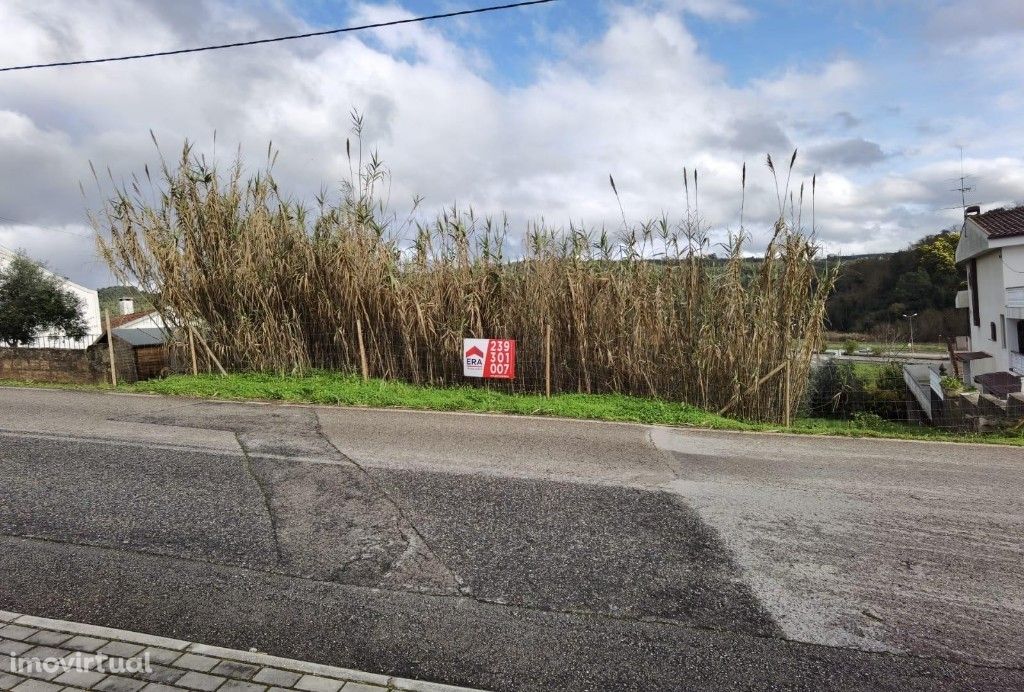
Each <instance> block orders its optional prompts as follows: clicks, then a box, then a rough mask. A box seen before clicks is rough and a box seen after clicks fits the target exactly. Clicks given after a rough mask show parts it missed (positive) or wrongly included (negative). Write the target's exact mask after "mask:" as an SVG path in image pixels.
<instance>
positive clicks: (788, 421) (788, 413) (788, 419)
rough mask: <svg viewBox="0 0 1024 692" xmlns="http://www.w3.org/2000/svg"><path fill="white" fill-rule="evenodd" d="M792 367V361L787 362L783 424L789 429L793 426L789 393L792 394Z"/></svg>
mask: <svg viewBox="0 0 1024 692" xmlns="http://www.w3.org/2000/svg"><path fill="white" fill-rule="evenodd" d="M790 366H791V362H790V361H786V389H785V397H786V408H785V412H786V414H785V418H783V423H784V424H785V425H786V427H787V428H788V427H789V426H790V425H791V424H792V420H791V411H790V403H789V402H790V398H789V393H790V380H789V371H790Z"/></svg>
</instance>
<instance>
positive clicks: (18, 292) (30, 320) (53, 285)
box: [0, 254, 86, 346]
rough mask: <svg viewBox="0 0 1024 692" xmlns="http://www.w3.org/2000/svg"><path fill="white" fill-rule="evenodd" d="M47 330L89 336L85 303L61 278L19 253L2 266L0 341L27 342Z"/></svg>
mask: <svg viewBox="0 0 1024 692" xmlns="http://www.w3.org/2000/svg"><path fill="white" fill-rule="evenodd" d="M45 329H57V330H60V331H61V332H63V333H64V335H65V336H67V337H68V338H71V339H80V338H82V337H83V336H85V333H86V329H85V321H84V320H83V318H82V306H81V303H80V302H79V300H78V298H77V297H76V296H75V295H74V294H73V293H71V292H70V291H68V290H66V289H65V288H64V286H63V285H62V284H61V282H60V279H58V278H57V277H55V276H53V275H51V274H49V273H47V272H45V271H43V269H42V267H40V266H39V265H38V264H36V263H35V262H32V261H31V260H29V259H28V258H27V257H25V256H24V255H23V254H19V255H18V256H16V257H15V258H14V259H13V260H11V263H10V264H9V265H8V266H7V268H6V269H0V343H5V344H7V345H8V346H18V345H19V344H27V343H28V342H30V341H31V340H32V339H33V338H34V337H35V335H36V334H38V333H39V332H40V331H42V330H45Z"/></svg>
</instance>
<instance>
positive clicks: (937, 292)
mask: <svg viewBox="0 0 1024 692" xmlns="http://www.w3.org/2000/svg"><path fill="white" fill-rule="evenodd" d="M959 238H960V234H959V232H957V231H944V232H942V233H939V234H936V235H931V236H927V237H925V238H922V239H921V240H919V241H918V242H916V243H914V244H913V245H911V246H910V247H909V248H907V249H906V250H900V251H898V252H892V253H889V254H882V255H868V256H861V257H844V258H842V259H841V260H840V266H841V269H840V274H839V279H838V280H837V282H836V288H835V291H834V293H833V294H832V296H831V297H830V298H829V301H828V308H827V309H828V320H829V328H830V329H831V330H833V331H838V332H867V333H875V334H878V335H880V336H883V337H884V336H890V337H893V336H896V335H898V336H899V338H901V339H905V338H906V336H907V332H908V327H907V320H906V319H904V318H903V317H902V315H904V314H913V313H917V317H915V318H914V337H915V339H918V340H920V341H940V340H941V339H942V337H943V336H945V335H957V334H966V333H967V321H966V320H967V318H966V315H965V314H963V313H964V311H962V310H961V311H958V310H956V308H954V307H953V301H954V300H955V298H956V292H957V291H958V290H960V289H961V288H963V287H964V286H965V282H966V278H967V277H966V276H965V274H964V271H963V269H961V268H958V267H957V266H956V264H955V262H954V257H955V254H956V244H957V241H958V240H959ZM835 259H836V258H830V259H829V262H830V263H831V262H834V261H835ZM894 331H895V334H894V333H893V332H894ZM884 332H888V334H884Z"/></svg>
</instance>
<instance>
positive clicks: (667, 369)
mask: <svg viewBox="0 0 1024 692" xmlns="http://www.w3.org/2000/svg"><path fill="white" fill-rule="evenodd" d="M358 127H359V125H358V123H357V131H358ZM360 149H361V147H360ZM352 158H354V159H355V158H358V161H354V162H353V169H354V170H355V171H358V173H357V174H355V175H354V176H353V179H352V180H350V181H349V182H348V183H347V184H346V185H344V186H343V188H342V190H341V195H340V198H339V199H338V200H337V201H331V200H328V199H327V198H326V197H323V196H322V197H320V203H319V206H318V207H317V208H315V209H307V208H305V207H303V206H302V205H299V204H296V203H294V202H290V201H288V200H289V199H290V198H289V197H288V196H287V195H286V194H285V193H283V192H281V191H279V189H278V187H277V185H276V183H275V182H274V179H273V175H272V172H271V170H270V166H269V165H268V167H267V169H266V170H265V171H263V172H261V173H260V174H258V175H255V176H253V177H251V178H249V179H243V176H242V170H243V166H242V163H241V162H240V161H239V162H238V163H237V165H235V166H233V167H232V168H231V169H230V170H228V171H226V172H225V171H222V170H220V169H218V168H217V167H216V165H214V164H210V163H208V162H206V161H204V160H201V159H199V158H197V157H194V156H193V155H192V153H191V150H190V148H189V147H188V145H186V147H185V148H184V150H183V152H182V155H181V158H180V159H179V160H178V161H177V162H176V163H175V164H174V165H173V166H172V165H165V166H164V169H163V172H162V175H161V177H160V179H159V180H157V181H151V182H153V183H155V185H156V186H157V187H158V188H159V190H160V195H159V196H158V198H157V199H158V201H157V202H156V203H152V202H151V199H152V198H151V197H150V196H143V195H141V194H140V193H139V192H138V191H137V190H138V189H143V188H144V187H148V186H147V185H144V184H143V183H142V181H139V184H138V185H130V186H126V187H124V188H121V189H119V190H117V191H116V192H115V194H114V196H113V198H112V199H111V200H110V201H109V203H108V205H107V207H106V209H105V213H104V214H103V215H101V217H99V218H98V219H97V220H96V226H97V232H98V237H99V241H100V245H101V248H102V250H103V254H104V256H105V258H106V259H107V261H108V263H109V264H110V266H111V267H112V269H113V270H114V271H115V273H116V274H117V275H118V276H119V278H121V279H122V280H123V281H125V282H126V283H130V284H133V285H137V286H139V287H140V288H142V289H144V290H146V291H149V292H151V293H153V294H154V295H156V296H158V300H157V304H158V307H159V308H160V309H161V310H162V311H163V312H164V314H165V316H166V318H167V319H168V320H169V321H171V322H172V323H174V324H184V323H189V324H192V325H195V326H196V327H197V328H199V329H200V330H201V331H202V332H203V333H204V334H205V339H206V341H208V342H209V343H210V344H211V346H212V348H213V349H214V350H215V351H216V353H217V355H218V357H219V358H220V359H221V360H222V361H223V362H224V363H225V365H226V367H227V368H228V369H229V370H232V371H237V372H270V373H278V374H303V373H308V372H311V371H314V370H334V371H341V372H358V371H359V369H360V367H361V355H360V348H359V335H360V333H362V337H363V342H364V345H365V351H366V358H367V361H368V369H369V372H370V374H371V375H372V376H373V377H378V378H383V379H388V380H399V381H404V382H409V383H413V384H426V385H436V386H451V385H454V384H460V383H461V382H462V372H461V358H460V354H461V342H462V339H463V338H465V337H478V338H484V337H487V338H506V339H508V338H511V339H516V340H517V341H518V357H519V367H518V372H517V377H516V380H515V381H514V382H513V383H511V385H510V388H511V390H512V391H515V392H519V393H530V392H538V391H543V387H544V382H545V379H544V372H545V353H546V334H547V331H548V330H550V333H551V338H550V352H551V354H552V363H551V385H552V389H553V391H555V392H562V393H570V392H575V393H584V394H598V393H609V394H628V395H634V396H649V397H655V398H661V399H665V400H671V401H677V402H685V403H687V404H690V405H692V406H695V407H698V408H701V409H705V410H710V411H717V410H720V409H721V408H722V407H724V406H726V405H727V404H730V405H731V406H732V408H731V411H732V412H733V413H735V414H736V415H738V416H741V417H743V418H746V419H749V420H757V421H780V420H782V419H783V418H784V412H785V411H786V410H796V408H797V407H798V405H799V403H800V399H801V397H802V396H803V392H804V391H805V388H806V381H807V377H808V372H809V370H810V367H811V361H812V358H813V355H814V353H815V351H816V350H817V348H818V347H819V346H820V343H821V337H822V322H823V316H824V311H825V296H826V295H827V293H828V290H829V287H830V286H831V281H832V275H831V274H829V273H825V274H821V273H819V272H818V271H817V270H816V268H815V264H814V258H815V256H816V254H817V247H816V246H815V244H814V242H813V240H812V235H811V234H810V233H805V232H804V228H803V225H802V220H801V213H802V207H803V198H804V186H803V185H800V187H799V192H798V193H797V192H796V191H795V190H794V191H793V192H794V194H792V195H791V194H790V180H789V172H785V174H784V175H780V176H778V179H777V180H776V196H777V202H778V214H779V216H778V218H777V220H776V221H775V223H774V224H770V225H769V227H768V228H761V229H758V233H759V234H761V236H762V237H764V238H767V239H768V242H767V247H766V249H765V251H764V253H763V258H762V261H760V262H759V263H756V265H755V266H754V268H753V269H752V268H751V263H749V262H747V261H745V260H744V253H745V248H746V244H747V242H748V241H749V232H748V231H747V230H746V229H745V228H744V226H743V218H742V212H741V213H740V219H739V227H738V228H739V230H738V231H737V232H736V233H734V234H732V235H731V236H730V237H729V239H728V242H727V247H726V256H727V259H726V260H725V261H721V260H715V261H712V260H711V258H710V254H711V242H710V239H709V236H708V229H707V226H706V225H705V224H704V222H703V221H702V219H701V218H700V217H699V216H698V215H697V214H696V213H695V211H693V210H692V209H691V208H690V207H689V200H690V199H691V198H693V199H696V194H697V174H696V173H694V172H692V171H690V172H688V173H687V175H686V176H685V179H684V180H685V188H686V190H685V192H686V199H687V201H688V202H687V211H686V213H685V214H684V216H683V217H682V218H681V219H680V220H678V221H672V220H669V219H668V218H662V219H656V220H652V221H649V222H643V223H631V222H629V221H628V220H627V218H626V214H625V213H623V225H622V228H621V229H618V231H616V232H614V233H613V232H608V231H607V230H605V229H594V230H587V229H583V228H579V227H575V226H570V227H569V228H568V229H553V228H551V227H547V226H544V225H542V224H535V225H532V226H530V227H529V228H528V230H527V231H526V233H525V235H524V237H523V238H522V242H521V243H511V242H509V239H508V237H507V236H508V233H509V227H508V225H507V224H506V223H503V222H498V221H493V220H491V219H480V218H478V217H476V216H475V215H474V214H473V213H472V212H471V211H470V212H460V211H458V210H456V209H452V210H451V211H450V212H448V213H444V214H442V215H441V216H440V217H439V218H437V219H436V220H435V221H434V222H432V223H413V222H409V223H401V222H399V221H398V220H397V219H396V218H395V216H394V215H393V214H391V213H389V212H388V211H387V210H386V208H385V206H384V204H383V203H382V202H381V196H380V194H379V191H380V190H381V189H382V188H386V187H387V176H386V173H385V169H384V167H383V164H381V162H380V160H379V159H378V158H377V157H376V154H374V155H373V156H371V157H369V162H364V159H363V156H362V154H361V153H359V154H356V155H354V156H353V157H352ZM795 158H796V154H795V153H794V155H793V159H792V160H791V161H790V162H789V167H790V172H791V170H792V166H793V162H794V161H795ZM768 164H769V169H770V173H771V175H772V176H775V174H776V171H775V167H774V165H773V164H772V163H771V159H768ZM739 173H740V170H739V167H737V174H739ZM737 178H738V180H737V183H738V187H739V192H740V195H741V198H740V199H739V200H737V201H738V203H737V208H738V209H742V206H743V199H742V194H744V191H745V184H746V168H745V167H744V168H743V175H742V177H741V176H740V175H737ZM782 178H785V180H784V182H780V180H781V179H782ZM610 182H611V185H610V187H611V190H610V192H609V194H615V195H617V194H618V191H617V190H616V188H615V183H614V181H613V180H611V181H610ZM794 186H795V183H794ZM810 187H811V188H813V184H812V185H811V186H810ZM807 192H808V193H811V190H810V189H809V190H808V191H807ZM695 208H696V205H694V209H695ZM812 226H813V223H812ZM516 246H518V247H520V248H521V250H517V252H516V253H515V254H514V255H509V254H507V253H508V248H509V247H516ZM719 251H720V250H719ZM787 363H788V364H789V367H788V369H787V372H788V376H789V380H790V381H789V386H787V385H786V382H785V381H784V380H785V378H784V377H783V372H782V370H781V368H782V367H783V366H784V364H787Z"/></svg>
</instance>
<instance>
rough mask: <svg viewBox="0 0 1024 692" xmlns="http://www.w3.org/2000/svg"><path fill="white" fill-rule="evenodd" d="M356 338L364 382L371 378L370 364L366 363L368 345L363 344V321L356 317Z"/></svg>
mask: <svg viewBox="0 0 1024 692" xmlns="http://www.w3.org/2000/svg"><path fill="white" fill-rule="evenodd" d="M356 338H357V339H358V340H359V364H360V366H362V370H363V382H366V381H368V380H369V379H370V366H369V365H367V364H366V347H365V346H364V345H363V322H362V320H360V319H359V318H356Z"/></svg>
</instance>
